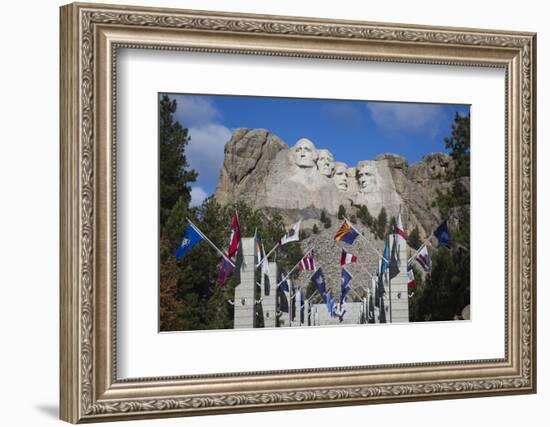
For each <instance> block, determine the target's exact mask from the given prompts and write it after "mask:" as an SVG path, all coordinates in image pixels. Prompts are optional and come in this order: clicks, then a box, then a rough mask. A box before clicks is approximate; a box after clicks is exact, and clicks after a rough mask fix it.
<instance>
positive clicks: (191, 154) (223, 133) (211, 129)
mask: <svg viewBox="0 0 550 427" xmlns="http://www.w3.org/2000/svg"><path fill="white" fill-rule="evenodd" d="M189 135H190V136H191V141H190V142H189V145H188V146H187V148H186V154H187V160H188V161H189V165H190V167H191V168H193V169H195V170H196V171H197V172H198V173H199V177H198V180H197V181H198V183H200V185H201V187H203V188H207V189H210V188H212V189H215V186H216V183H217V182H218V178H219V175H220V170H221V167H222V164H223V157H224V153H223V149H224V146H225V144H226V142H227V141H229V140H230V139H231V135H232V132H231V130H230V129H228V128H226V127H225V126H223V125H220V124H216V123H207V124H205V125H204V126H199V127H193V128H190V129H189Z"/></svg>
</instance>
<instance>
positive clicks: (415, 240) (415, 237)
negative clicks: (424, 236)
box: [407, 226, 422, 249]
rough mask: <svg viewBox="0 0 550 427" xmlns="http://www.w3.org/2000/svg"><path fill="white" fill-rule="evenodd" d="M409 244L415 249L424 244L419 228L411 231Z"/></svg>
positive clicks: (416, 227)
mask: <svg viewBox="0 0 550 427" xmlns="http://www.w3.org/2000/svg"><path fill="white" fill-rule="evenodd" d="M407 244H408V245H409V246H410V247H411V248H413V249H418V248H419V247H420V245H421V244H422V241H421V240H420V232H419V230H418V226H415V227H414V228H413V231H411V233H410V234H409V239H408V240H407Z"/></svg>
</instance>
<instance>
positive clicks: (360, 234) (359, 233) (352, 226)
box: [344, 217, 390, 264]
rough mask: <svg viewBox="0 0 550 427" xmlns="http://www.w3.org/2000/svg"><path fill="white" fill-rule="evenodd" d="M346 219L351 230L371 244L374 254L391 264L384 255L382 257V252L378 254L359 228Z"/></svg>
mask: <svg viewBox="0 0 550 427" xmlns="http://www.w3.org/2000/svg"><path fill="white" fill-rule="evenodd" d="M344 219H345V220H346V222H347V223H348V224H349V225H350V227H351V228H353V229H354V230H355V231H356V232H357V234H358V235H359V236H361V237H362V238H363V239H365V241H366V242H367V243H368V244H369V246H370V247H371V249H372V250H374V252H376V254H377V255H378V256H380V257H381V258H382V259H383V260H384V261H386V262H387V263H388V264H389V263H390V262H389V261H388V260H387V259H386V258H384V255H382V254H381V253H380V252H378V249H377V248H376V247H375V246H374V245H373V244H372V243H371V242H370V240H369V239H367V238H366V237H365V236H364V234H363V233H361V232H360V231H359V230H358V229H357V228H355V226H354V225H353V224H352V223H351V221H350V220H349V219H347V218H346V217H344Z"/></svg>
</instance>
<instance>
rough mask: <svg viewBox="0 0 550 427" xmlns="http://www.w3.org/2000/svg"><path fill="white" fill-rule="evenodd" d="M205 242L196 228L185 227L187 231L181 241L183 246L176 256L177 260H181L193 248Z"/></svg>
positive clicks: (178, 249) (191, 226)
mask: <svg viewBox="0 0 550 427" xmlns="http://www.w3.org/2000/svg"><path fill="white" fill-rule="evenodd" d="M203 240H204V237H202V236H201V235H200V233H199V232H198V231H197V229H196V228H195V227H193V225H192V224H189V225H188V226H187V227H185V231H184V232H183V237H182V239H181V245H179V246H178V248H177V249H176V253H175V254H174V255H175V256H176V258H181V257H182V256H184V255H185V254H186V253H187V252H189V251H190V250H191V249H192V248H193V246H195V245H196V244H197V243H199V242H201V241H203Z"/></svg>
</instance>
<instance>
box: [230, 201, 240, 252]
mask: <svg viewBox="0 0 550 427" xmlns="http://www.w3.org/2000/svg"><path fill="white" fill-rule="evenodd" d="M240 242H241V226H240V225H239V217H238V216H237V211H235V212H234V213H233V224H232V227H231V237H230V238H229V248H228V249H227V258H230V259H231V258H233V255H235V254H236V253H237V250H238V249H239V243H240Z"/></svg>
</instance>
